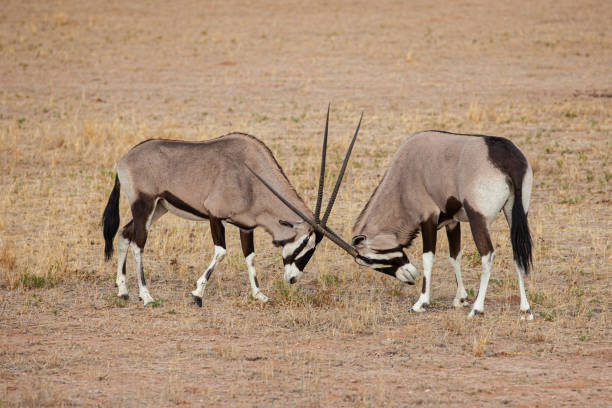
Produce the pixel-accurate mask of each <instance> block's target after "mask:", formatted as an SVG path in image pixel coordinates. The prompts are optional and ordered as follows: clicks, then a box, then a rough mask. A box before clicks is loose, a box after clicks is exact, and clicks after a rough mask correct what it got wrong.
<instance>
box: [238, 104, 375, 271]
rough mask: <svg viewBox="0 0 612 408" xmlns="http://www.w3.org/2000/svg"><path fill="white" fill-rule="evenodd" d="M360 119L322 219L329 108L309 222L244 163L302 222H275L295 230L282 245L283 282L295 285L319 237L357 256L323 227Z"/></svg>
mask: <svg viewBox="0 0 612 408" xmlns="http://www.w3.org/2000/svg"><path fill="white" fill-rule="evenodd" d="M362 118H363V113H362V114H361V118H360V119H359V124H358V125H357V129H356V130H355V134H354V135H353V139H352V140H351V143H350V145H349V147H348V150H347V152H346V155H345V156H344V162H343V163H342V167H341V168H340V172H339V174H338V178H337V179H336V185H335V186H334V189H333V191H332V194H331V196H330V198H329V202H328V203H327V207H326V209H325V212H324V213H323V217H321V216H320V215H321V202H322V201H323V186H324V183H325V160H326V153H327V133H328V128H329V106H328V108H327V118H326V121H325V133H324V136H323V148H322V151H321V172H320V175H319V191H318V193H317V203H316V205H315V210H314V213H313V215H314V219H311V218H310V217H308V216H307V215H306V214H304V213H303V212H302V211H300V210H299V209H298V208H297V207H296V206H295V205H293V204H292V203H291V202H290V201H289V200H287V199H286V198H285V197H284V196H283V195H282V194H280V193H279V192H278V191H276V190H275V189H274V188H273V187H272V186H271V185H270V183H268V182H267V181H266V180H264V179H263V178H262V177H261V176H260V175H259V174H258V173H256V172H255V170H253V169H252V168H251V167H249V165H248V164H246V163H245V164H244V165H245V166H246V167H247V168H248V169H249V171H250V172H251V173H253V175H254V176H255V177H257V179H259V181H261V182H262V183H263V184H264V185H265V186H266V187H267V188H268V189H269V190H270V191H271V192H272V193H273V194H274V195H275V196H276V197H278V198H279V199H280V200H281V201H282V202H283V203H284V204H285V205H286V206H287V207H289V208H290V209H291V210H292V211H293V212H294V213H295V214H297V215H298V216H299V217H300V218H302V219H303V220H304V222H301V223H297V224H291V223H288V222H286V221H282V220H279V222H280V223H281V224H283V225H285V226H287V227H292V228H294V229H296V239H295V240H293V241H292V242H290V243H287V244H285V245H284V246H283V251H282V254H283V263H284V264H285V274H284V279H285V281H286V282H289V283H295V282H297V280H298V279H299V278H300V277H301V276H302V273H303V270H304V268H305V267H306V265H307V264H308V261H310V258H312V255H313V254H314V252H315V249H316V247H317V245H319V243H320V242H321V240H322V239H323V237H327V238H329V239H330V240H332V241H333V242H334V243H336V244H337V245H339V246H340V247H341V248H342V249H344V250H345V251H347V252H348V253H349V254H350V255H351V256H353V257H356V256H357V252H356V251H355V249H354V248H353V247H352V246H351V245H350V244H348V243H346V242H345V241H344V240H343V239H342V238H340V237H339V236H338V235H337V234H336V233H335V232H333V231H332V230H331V229H330V228H329V227H327V220H328V218H329V215H330V213H331V210H332V208H333V205H334V202H335V201H336V196H337V195H338V190H339V189H340V184H341V183H342V178H343V177H344V172H345V170H346V166H347V164H348V160H349V158H350V156H351V152H352V151H353V145H354V144H355V140H356V139H357V134H358V133H359V128H360V126H361V119H362Z"/></svg>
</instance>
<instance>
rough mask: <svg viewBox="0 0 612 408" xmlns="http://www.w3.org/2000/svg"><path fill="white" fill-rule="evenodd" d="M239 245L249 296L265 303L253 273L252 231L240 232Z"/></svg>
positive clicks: (255, 274)
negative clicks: (245, 270)
mask: <svg viewBox="0 0 612 408" xmlns="http://www.w3.org/2000/svg"><path fill="white" fill-rule="evenodd" d="M240 243H241V244H242V253H243V255H244V259H245V261H246V264H247V269H248V271H249V282H250V283H251V295H252V296H253V298H255V299H259V300H261V301H262V302H264V303H266V302H267V301H268V297H267V296H266V295H264V294H263V293H261V291H260V290H259V282H258V281H257V272H256V271H255V265H254V261H255V246H254V244H253V231H252V230H251V231H244V230H240Z"/></svg>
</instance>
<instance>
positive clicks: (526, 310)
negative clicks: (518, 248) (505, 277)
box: [504, 200, 533, 320]
mask: <svg viewBox="0 0 612 408" xmlns="http://www.w3.org/2000/svg"><path fill="white" fill-rule="evenodd" d="M513 204H514V202H513V200H508V201H507V202H506V205H504V215H505V216H506V221H508V227H509V228H512V205H513ZM514 270H515V271H516V274H517V276H518V282H519V292H520V295H521V306H520V310H521V314H522V316H521V319H523V320H524V319H527V320H533V313H531V307H530V306H529V301H528V300H527V294H526V293H525V283H524V282H523V274H524V272H525V271H523V270H522V268H521V267H520V266H519V264H518V263H517V262H516V259H515V260H514Z"/></svg>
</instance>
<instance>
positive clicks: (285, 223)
mask: <svg viewBox="0 0 612 408" xmlns="http://www.w3.org/2000/svg"><path fill="white" fill-rule="evenodd" d="M278 223H279V224H280V225H283V226H285V227H289V228H293V224H292V223H290V222H289V221H285V220H278Z"/></svg>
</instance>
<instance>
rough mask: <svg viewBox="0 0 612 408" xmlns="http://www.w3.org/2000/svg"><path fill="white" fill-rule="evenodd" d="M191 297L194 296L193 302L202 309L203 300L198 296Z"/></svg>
mask: <svg viewBox="0 0 612 408" xmlns="http://www.w3.org/2000/svg"><path fill="white" fill-rule="evenodd" d="M191 296H193V301H194V302H195V304H196V305H198V306H199V307H202V298H201V297H200V296H196V295H191Z"/></svg>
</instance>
